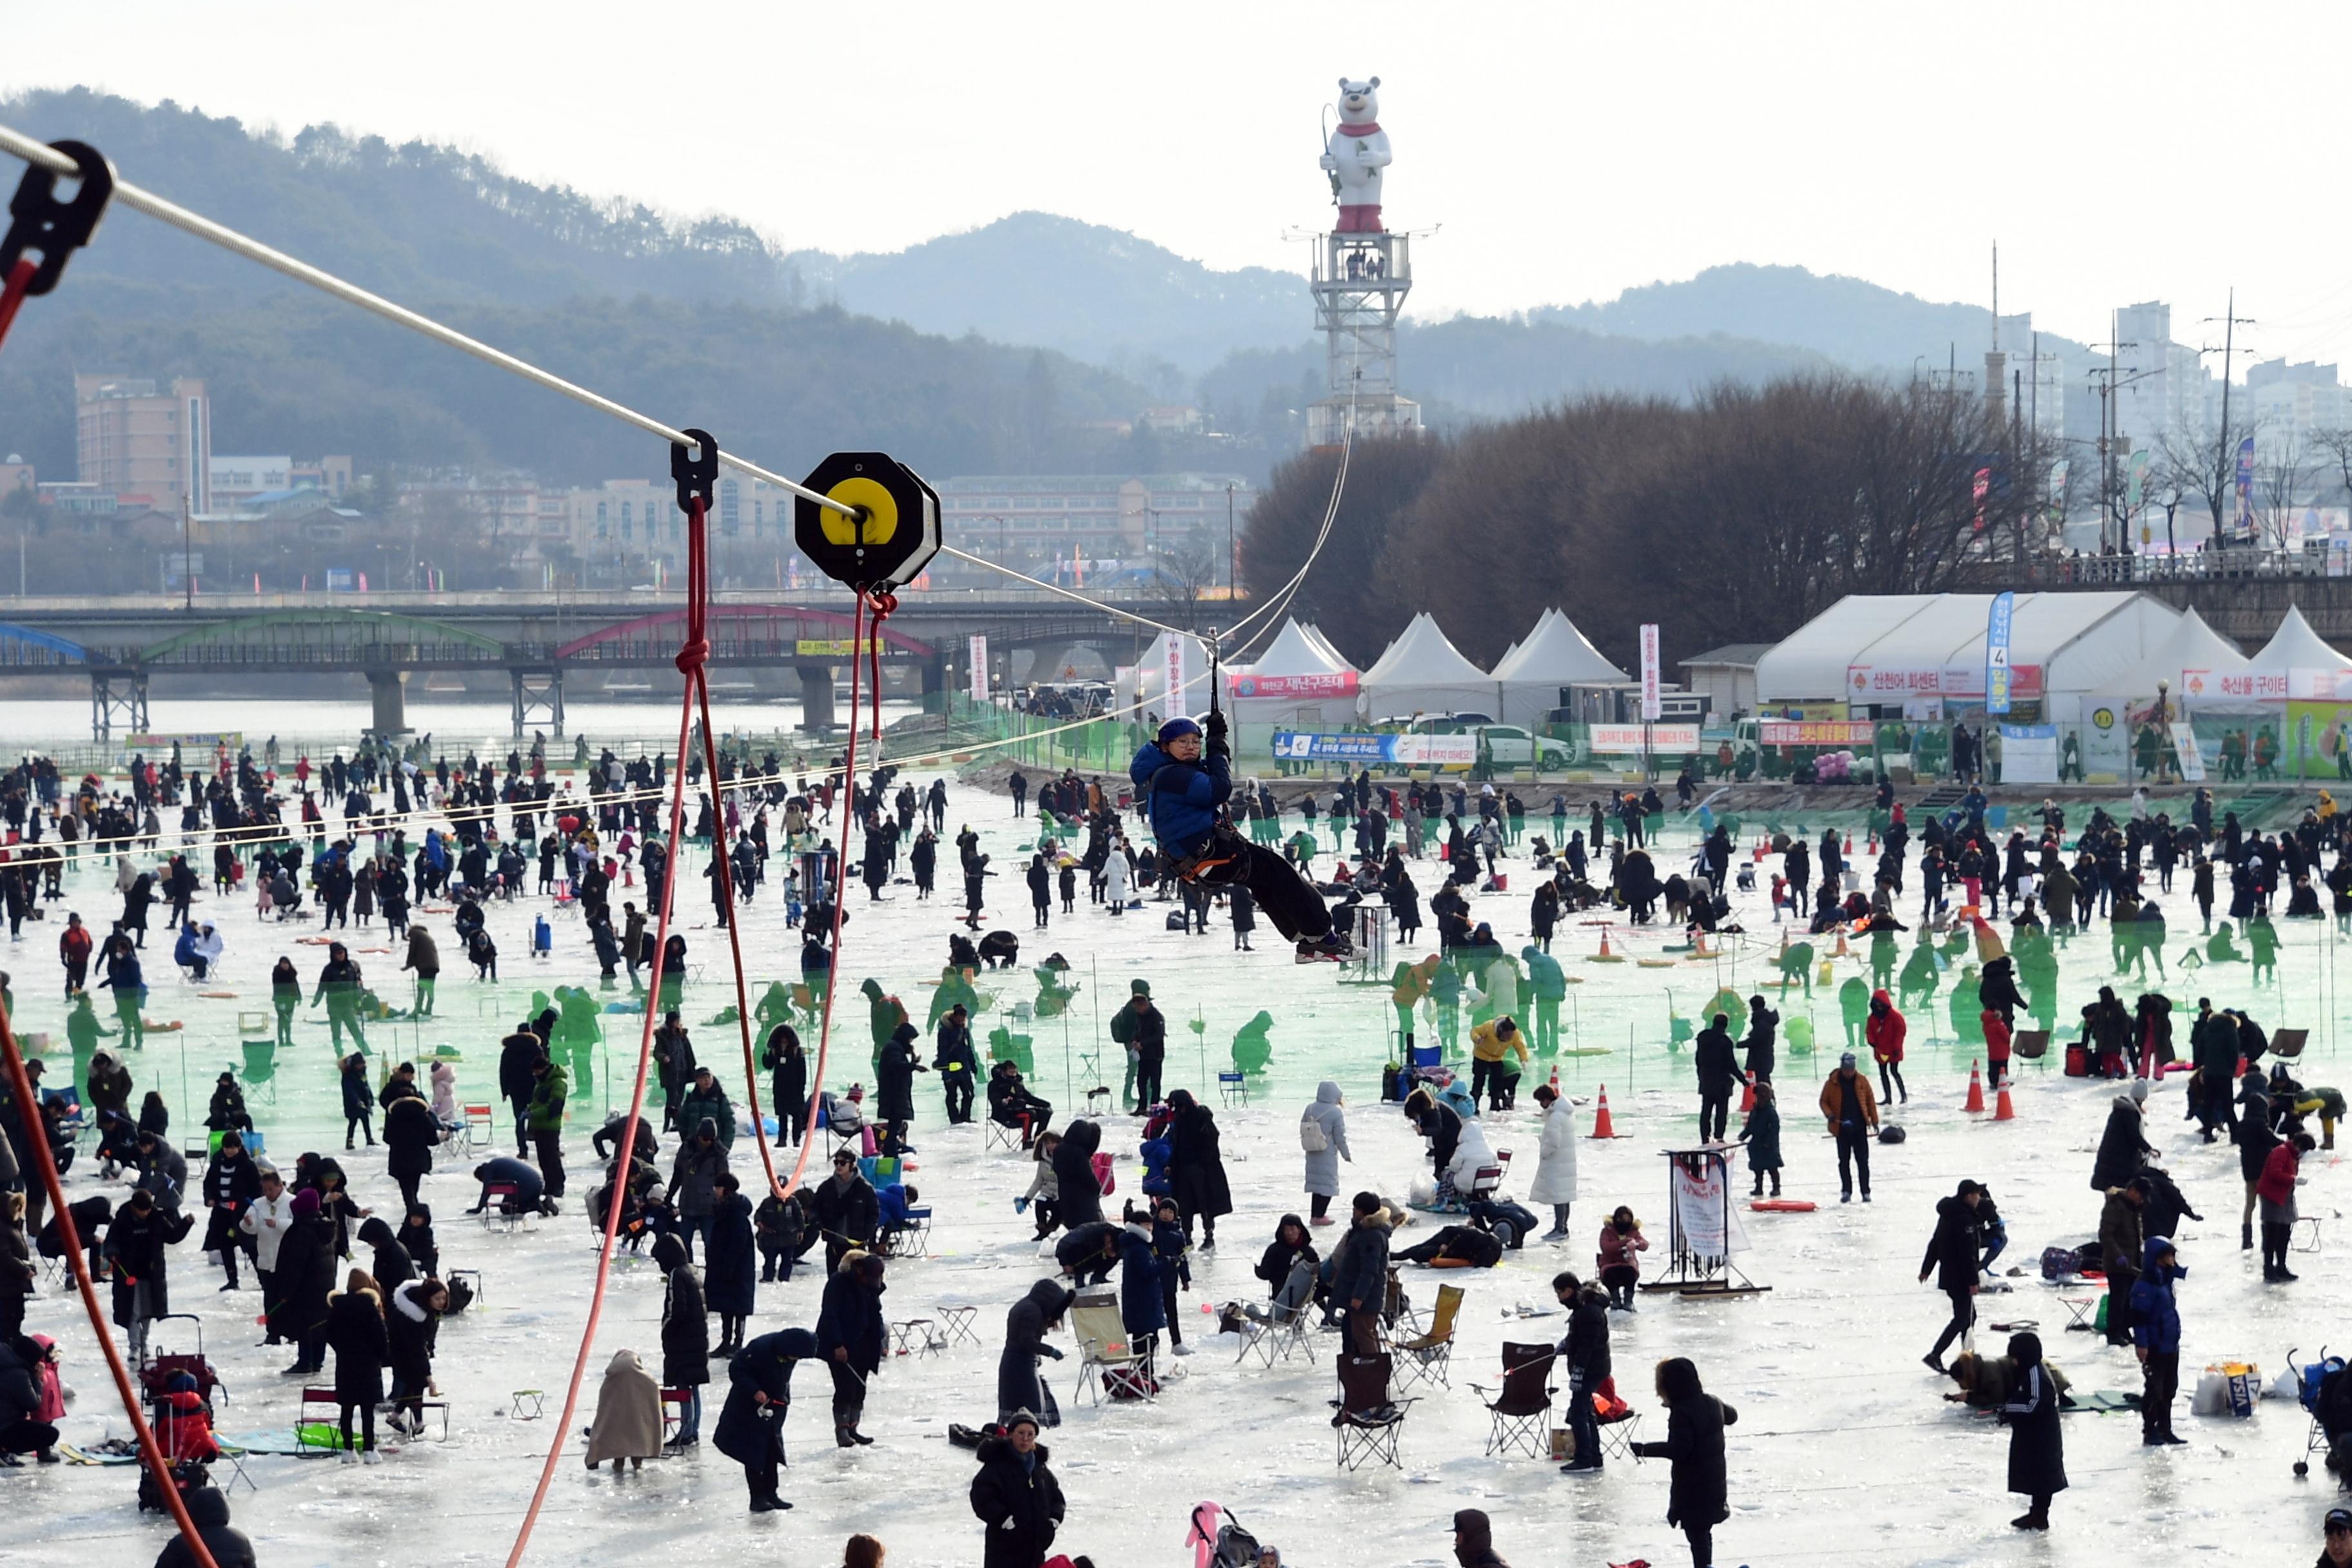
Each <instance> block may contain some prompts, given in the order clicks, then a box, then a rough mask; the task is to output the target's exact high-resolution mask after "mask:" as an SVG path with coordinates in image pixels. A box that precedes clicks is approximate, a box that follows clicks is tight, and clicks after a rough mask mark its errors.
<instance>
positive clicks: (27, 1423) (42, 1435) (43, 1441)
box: [0, 1415, 58, 1454]
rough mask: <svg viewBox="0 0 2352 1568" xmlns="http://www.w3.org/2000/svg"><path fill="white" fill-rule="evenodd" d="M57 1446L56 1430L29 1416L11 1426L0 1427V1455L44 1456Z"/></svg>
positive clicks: (44, 1422)
mask: <svg viewBox="0 0 2352 1568" xmlns="http://www.w3.org/2000/svg"><path fill="white" fill-rule="evenodd" d="M57 1446H58V1429H57V1428H56V1427H54V1426H50V1425H49V1424H48V1423H47V1422H46V1421H36V1420H34V1419H33V1418H32V1417H31V1416H29V1415H28V1416H26V1417H25V1418H24V1419H23V1420H20V1421H18V1422H17V1423H16V1425H15V1426H6V1427H0V1454H46V1453H47V1452H48V1451H49V1450H50V1449H51V1448H54V1447H57Z"/></svg>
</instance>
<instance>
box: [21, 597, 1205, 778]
mask: <svg viewBox="0 0 2352 1568" xmlns="http://www.w3.org/2000/svg"><path fill="white" fill-rule="evenodd" d="M854 608H855V605H854V603H853V601H852V599H851V597H850V595H848V594H846V593H839V594H822V595H805V596H802V597H800V598H799V599H797V600H796V602H793V603H780V602H777V601H775V600H774V599H773V598H772V596H769V595H746V594H721V595H714V599H713V603H712V605H711V607H710V613H709V622H710V625H709V633H710V643H711V663H712V664H713V665H714V666H715V667H721V668H729V667H731V668H761V667H765V668H781V667H785V666H789V667H791V668H793V670H794V671H795V672H796V673H797V674H798V675H799V677H800V680H801V691H802V703H803V722H804V723H805V724H806V725H807V726H808V727H809V728H811V729H816V730H824V729H829V728H830V727H831V726H832V723H833V711H834V678H835V668H837V667H838V666H840V665H841V664H843V663H845V662H846V661H847V659H848V658H849V655H850V652H851V647H850V643H851V637H852V626H853V621H852V616H853V611H854ZM1135 608H1137V609H1138V610H1139V612H1140V613H1142V614H1144V615H1149V616H1152V617H1153V618H1155V619H1167V618H1169V617H1168V615H1167V606H1166V605H1164V604H1161V603H1160V602H1158V601H1150V602H1144V601H1138V602H1137V604H1136V605H1135ZM685 620H686V606H685V604H684V603H683V601H681V600H677V599H673V598H670V597H668V596H667V595H660V594H651V593H633V592H627V591H606V592H574V591H555V592H539V593H525V592H516V593H478V594H364V595H361V594H324V593H320V594H307V595H305V594H259V595H198V596H196V597H195V598H194V600H193V601H190V600H187V599H184V598H177V597H171V596H165V595H108V596H88V597H61V598H38V597H33V598H19V599H13V600H0V675H5V676H9V677H15V678H20V679H22V678H32V679H39V678H43V677H52V678H55V679H87V681H88V682H89V689H90V728H91V733H92V736H93V738H95V739H97V740H99V741H101V742H102V741H105V740H106V739H108V738H109V736H110V733H111V731H113V729H115V728H116V727H118V726H119V727H121V728H124V729H128V730H133V731H136V730H143V729H146V728H148V727H149V724H148V719H147V708H148V700H147V693H148V683H149V680H150V679H151V678H152V677H153V676H155V675H157V674H174V673H178V674H209V675H213V676H215V677H218V676H235V675H236V674H240V673H243V674H252V675H264V674H272V675H275V674H288V673H293V674H306V673H318V674H354V673H355V674H359V675H362V676H364V677H365V678H366V679H367V681H368V684H369V688H370V690H371V692H372V694H373V700H374V715H373V717H374V723H373V728H374V729H376V730H377V731H381V732H383V733H386V734H397V733H399V732H401V731H404V730H405V729H406V728H407V720H406V708H405V698H404V683H405V681H406V679H407V678H408V676H409V675H410V674H412V673H414V672H416V671H420V670H422V671H425V672H427V673H432V672H442V671H456V672H489V671H503V672H504V673H505V674H506V675H507V677H508V679H509V690H510V692H511V694H512V698H513V721H514V732H515V734H517V735H518V736H520V735H521V734H523V733H524V732H525V731H526V730H527V728H528V727H529V726H530V725H531V724H534V723H547V724H551V726H552V727H553V729H554V732H555V733H556V734H557V735H559V736H560V735H562V733H563V689H564V679H565V677H566V675H567V674H568V673H569V674H578V673H581V672H583V671H586V670H592V669H603V670H617V669H629V668H656V667H660V666H664V665H667V664H668V663H670V661H671V660H672V659H673V658H675V656H676V654H677V646H678V643H679V640H680V639H681V637H683V635H684V629H685ZM974 635H982V636H985V637H987V638H988V649H989V658H990V662H991V663H992V665H993V666H995V667H996V668H995V670H994V672H993V674H994V676H995V679H997V681H998V683H1000V684H1002V683H1003V682H1004V681H1005V680H1007V679H1010V678H1011V675H1012V673H1013V672H1012V668H1011V665H1012V656H1013V654H1014V653H1015V652H1017V651H1023V650H1025V651H1027V652H1028V653H1029V654H1030V655H1031V658H1030V661H1029V668H1031V669H1033V670H1058V669H1060V668H1062V667H1063V666H1064V665H1065V664H1066V663H1067V662H1068V661H1069V659H1070V658H1071V657H1072V656H1073V654H1074V653H1075V652H1076V650H1077V649H1080V648H1086V649H1088V650H1091V651H1092V652H1094V653H1095V654H1097V656H1099V657H1101V658H1103V659H1104V660H1105V662H1107V663H1112V664H1118V663H1133V662H1135V660H1136V659H1137V658H1138V657H1139V654H1140V653H1141V651H1142V649H1143V648H1144V647H1146V646H1147V645H1148V643H1149V641H1150V634H1149V631H1148V628H1145V627H1142V626H1138V625H1136V623H1134V622H1132V621H1128V620H1124V619H1121V618H1119V617H1118V616H1111V615H1108V614H1105V613H1102V612H1098V611H1094V610H1089V609H1088V608H1087V607H1086V606H1085V605H1079V604H1076V603H1074V602H1073V601H1070V600H1067V599H1063V598H1059V597H1057V596H1055V595H1048V594H1039V593H1023V592H1019V591H1015V592H1013V593H1009V594H997V595H989V594H979V593H967V592H953V591H950V592H946V593H931V594H906V595H901V596H900V600H899V608H898V613H897V614H896V615H894V616H891V617H890V619H889V621H888V622H887V623H886V625H885V626H884V629H883V633H882V641H883V645H884V647H883V658H884V661H885V664H886V667H887V666H897V667H898V668H902V669H905V668H909V667H911V668H912V669H913V670H914V671H915V672H918V678H919V680H920V683H921V689H923V690H924V691H926V692H932V691H940V690H945V689H949V687H950V685H951V684H957V683H960V682H958V680H957V678H956V676H955V671H957V670H958V669H964V668H966V666H965V661H966V660H967V659H968V658H969V657H970V654H969V648H970V642H969V640H968V639H969V638H970V637H972V636H974ZM968 673H969V672H968V669H967V670H966V677H965V678H967V679H968Z"/></svg>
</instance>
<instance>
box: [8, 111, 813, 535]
mask: <svg viewBox="0 0 2352 1568" xmlns="http://www.w3.org/2000/svg"><path fill="white" fill-rule="evenodd" d="M0 152H5V153H14V154H15V155H16V156H17V157H19V158H22V159H24V160H25V161H26V163H35V164H37V165H39V166H40V167H42V168H44V169H47V170H50V171H52V172H53V173H56V174H68V175H70V174H76V173H77V172H78V170H77V168H76V165H75V163H74V161H73V160H72V159H71V158H68V157H67V156H66V155H65V154H64V153H60V152H58V150H57V149H56V148H54V147H50V146H48V145H47V144H46V143H43V142H36V141H34V140H33V139H32V138H31V137H29V136H26V134H24V133H23V132H18V131H12V130H10V129H8V127H6V126H5V125H0ZM114 199H115V200H116V201H118V202H121V204H122V205H125V206H127V207H130V208H131V209H132V210H133V211H135V212H142V213H145V214H146V215H147V216H149V217H152V218H154V219H156V220H157V221H158V222H161V223H166V224H169V225H171V226H173V228H176V229H179V230H182V231H183V232H184V233H187V234H191V235H194V237H196V238H198V239H201V240H204V241H205V242H206V243H207V244H211V245H217V246H219V247H221V248H222V249H224V250H226V251H230V252H233V253H234V254H236V255H238V256H242V257H244V258H246V259H247V260H248V261H257V262H259V263H260V264H261V265H262V266H264V267H267V268H270V269H271V270H272V271H276V272H282V273H284V274H285V275H286V276H287V277H289V278H291V279H294V280H295V281H296V282H297V283H303V284H307V285H309V286H310V288H313V289H318V290H319V291H320V292H321V293H324V294H331V295H333V296H334V297H335V298H336V299H338V300H342V301H343V302H344V303H345V304H349V305H356V306H358V307H359V308H360V309H361V310H368V311H372V312H373V313H374V314H376V315H379V316H382V317H383V319H384V320H386V321H391V322H394V323H395V324H396V325H399V326H403V327H406V328H407V329H408V330H409V331H413V332H421V333H423V334H424V335H425V336H426V337H428V338H431V339H432V340H433V341H434V342H438V343H442V344H446V346H448V347H450V348H453V349H456V350H457V351H458V352H460V353H468V354H471V355H473V356H474V357H475V358H476V359H478V360H480V361H482V362H483V363H486V364H491V365H496V366H497V367H498V368H499V369H500V370H503V371H505V372H507V373H508V374H512V375H519V376H520V377H522V378H523V379H524V380H525V381H529V382H532V383H534V384H538V385H540V386H543V387H545V388H546V389H547V390H548V391H550V392H555V393H561V394H562V395H564V396H566V397H569V398H571V399H572V401H573V402H575V403H582V404H585V405H587V406H589V407H591V408H593V409H595V410H596V411H597V412H598V413H600V414H609V415H611V416H613V417H614V418H615V419H618V420H622V421H624V422H625V423H626V424H630V425H634V426H636V427H637V428H638V429H640V430H644V431H646V432H647V433H649V434H651V435H655V436H658V437H661V438H662V439H663V440H665V441H668V442H671V443H673V444H674V445H677V446H685V447H690V446H692V445H694V441H693V438H692V437H689V436H688V435H687V434H686V433H685V432H684V431H682V430H676V429H672V428H671V427H670V426H667V425H665V424H663V423H662V422H661V421H660V420H658V419H656V418H655V417H653V416H651V415H649V414H640V413H638V412H637V411H636V410H635V409H634V408H631V407H629V406H628V405H626V404H622V403H615V402H614V400H613V399H611V398H609V397H606V396H604V395H603V394H601V393H596V392H591V391H589V390H588V389H587V388H586V387H584V386H582V385H580V384H578V383H576V382H570V381H566V380H564V379H563V377H562V376H560V375H557V374H555V373H554V372H552V371H547V370H541V368H540V367H539V366H537V365H535V364H532V363H530V361H528V360H522V359H517V358H516V357H515V356H514V355H512V354H510V353H506V352H505V351H504V350H502V349H494V348H492V347H491V346H490V345H489V344H488V343H486V342H482V341H481V340H479V339H478V338H469V337H467V335H466V334H465V333H463V332H461V331H457V329H456V328H455V327H448V326H444V325H442V324H441V323H440V322H439V321H435V320H433V319H432V318H431V317H430V316H425V315H420V314H418V313H417V312H416V311H415V310H410V309H408V308H407V307H406V306H405V305H395V304H394V303H393V302H392V301H391V300H387V299H385V298H384V297H383V295H381V294H374V293H371V292H369V291H368V290H367V289H362V288H361V287H360V286H359V285H358V284H356V283H351V282H346V281H345V280H344V279H341V278H338V277H336V276H335V275H334V274H333V273H331V272H328V271H326V270H324V269H323V268H317V267H313V266H311V265H310V263H309V262H307V261H301V260H298V259H297V258H294V257H291V256H289V255H287V254H286V253H285V252H284V251H282V250H278V249H276V248H274V247H270V246H267V245H264V244H262V243H261V242H260V241H259V240H257V239H254V238H252V237H249V236H247V235H243V234H239V233H238V232H237V231H236V230H235V229H233V228H230V227H228V226H226V225H225V224H218V223H215V222H214V221H213V220H212V219H210V218H208V217H205V216H203V215H202V214H199V213H193V212H190V211H189V210H188V209H187V208H185V207H184V206H182V205H179V204H178V203H177V202H172V201H166V200H165V199H164V198H163V197H162V196H159V195H155V194H154V193H153V192H152V191H148V190H144V189H142V188H141V187H140V186H137V185H134V184H131V182H130V181H128V180H122V179H118V180H116V181H115V183H114ZM719 463H720V464H721V465H722V466H724V467H726V468H733V469H734V470H736V471H737V472H738V473H742V474H749V475H750V476H751V477H752V478H753V479H761V480H764V481H766V482H767V483H769V484H772V485H774V486H776V487H777V488H778V489H785V490H790V491H791V492H792V493H793V494H794V495H796V496H799V497H801V498H802V499H803V500H812V501H814V502H815V503H816V504H817V505H819V506H822V507H824V508H825V509H826V510H830V511H837V512H839V513H841V514H842V515H843V516H844V517H855V516H856V515H857V509H856V507H853V506H849V505H847V504H845V503H844V502H841V501H837V500H834V499H833V498H832V497H830V496H827V495H822V494H819V493H818V492H817V491H815V490H813V489H809V488H808V487H807V486H806V485H803V484H802V483H801V482H800V481H799V480H797V479H786V478H785V477H784V476H783V475H782V474H779V473H776V472H775V471H773V470H772V469H769V468H761V466H760V465H759V464H757V463H754V462H751V461H750V460H749V459H747V458H738V457H734V456H731V455H730V454H729V453H726V452H720V453H719Z"/></svg>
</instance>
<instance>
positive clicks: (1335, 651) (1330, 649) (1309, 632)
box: [1298, 626, 1356, 669]
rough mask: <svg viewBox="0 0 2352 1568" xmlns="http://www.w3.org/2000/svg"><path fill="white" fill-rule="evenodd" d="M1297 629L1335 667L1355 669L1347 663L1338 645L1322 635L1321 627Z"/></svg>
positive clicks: (1346, 658)
mask: <svg viewBox="0 0 2352 1568" xmlns="http://www.w3.org/2000/svg"><path fill="white" fill-rule="evenodd" d="M1298 629H1299V630H1300V631H1301V632H1303V633H1305V634H1306V636H1307V640H1308V641H1310V642H1312V643H1313V644H1314V645H1315V646H1316V647H1319V648H1321V649H1322V650H1323V652H1324V655H1325V656H1326V657H1327V658H1330V659H1331V660H1332V662H1333V663H1334V664H1335V665H1336V666H1339V667H1341V668H1348V669H1353V668H1356V667H1355V666H1354V665H1353V664H1350V663H1349V661H1348V656H1347V655H1346V654H1344V653H1341V652H1340V651H1339V644H1338V643H1335V642H1333V641H1332V640H1331V639H1330V638H1329V637H1325V636H1324V635H1323V628H1322V627H1321V626H1301V627H1299V628H1298Z"/></svg>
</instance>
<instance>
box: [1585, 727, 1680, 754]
mask: <svg viewBox="0 0 2352 1568" xmlns="http://www.w3.org/2000/svg"><path fill="white" fill-rule="evenodd" d="M1647 729H1648V739H1647V740H1646V741H1644V739H1643V726H1642V725H1640V724H1595V725H1593V726H1592V731H1591V745H1592V749H1593V750H1594V751H1596V752H1640V751H1642V750H1643V747H1644V746H1645V745H1646V746H1647V748H1648V749H1649V750H1651V751H1653V752H1696V751H1697V750H1698V726H1697V725H1696V724H1652V725H1649V726H1648V727H1647Z"/></svg>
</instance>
